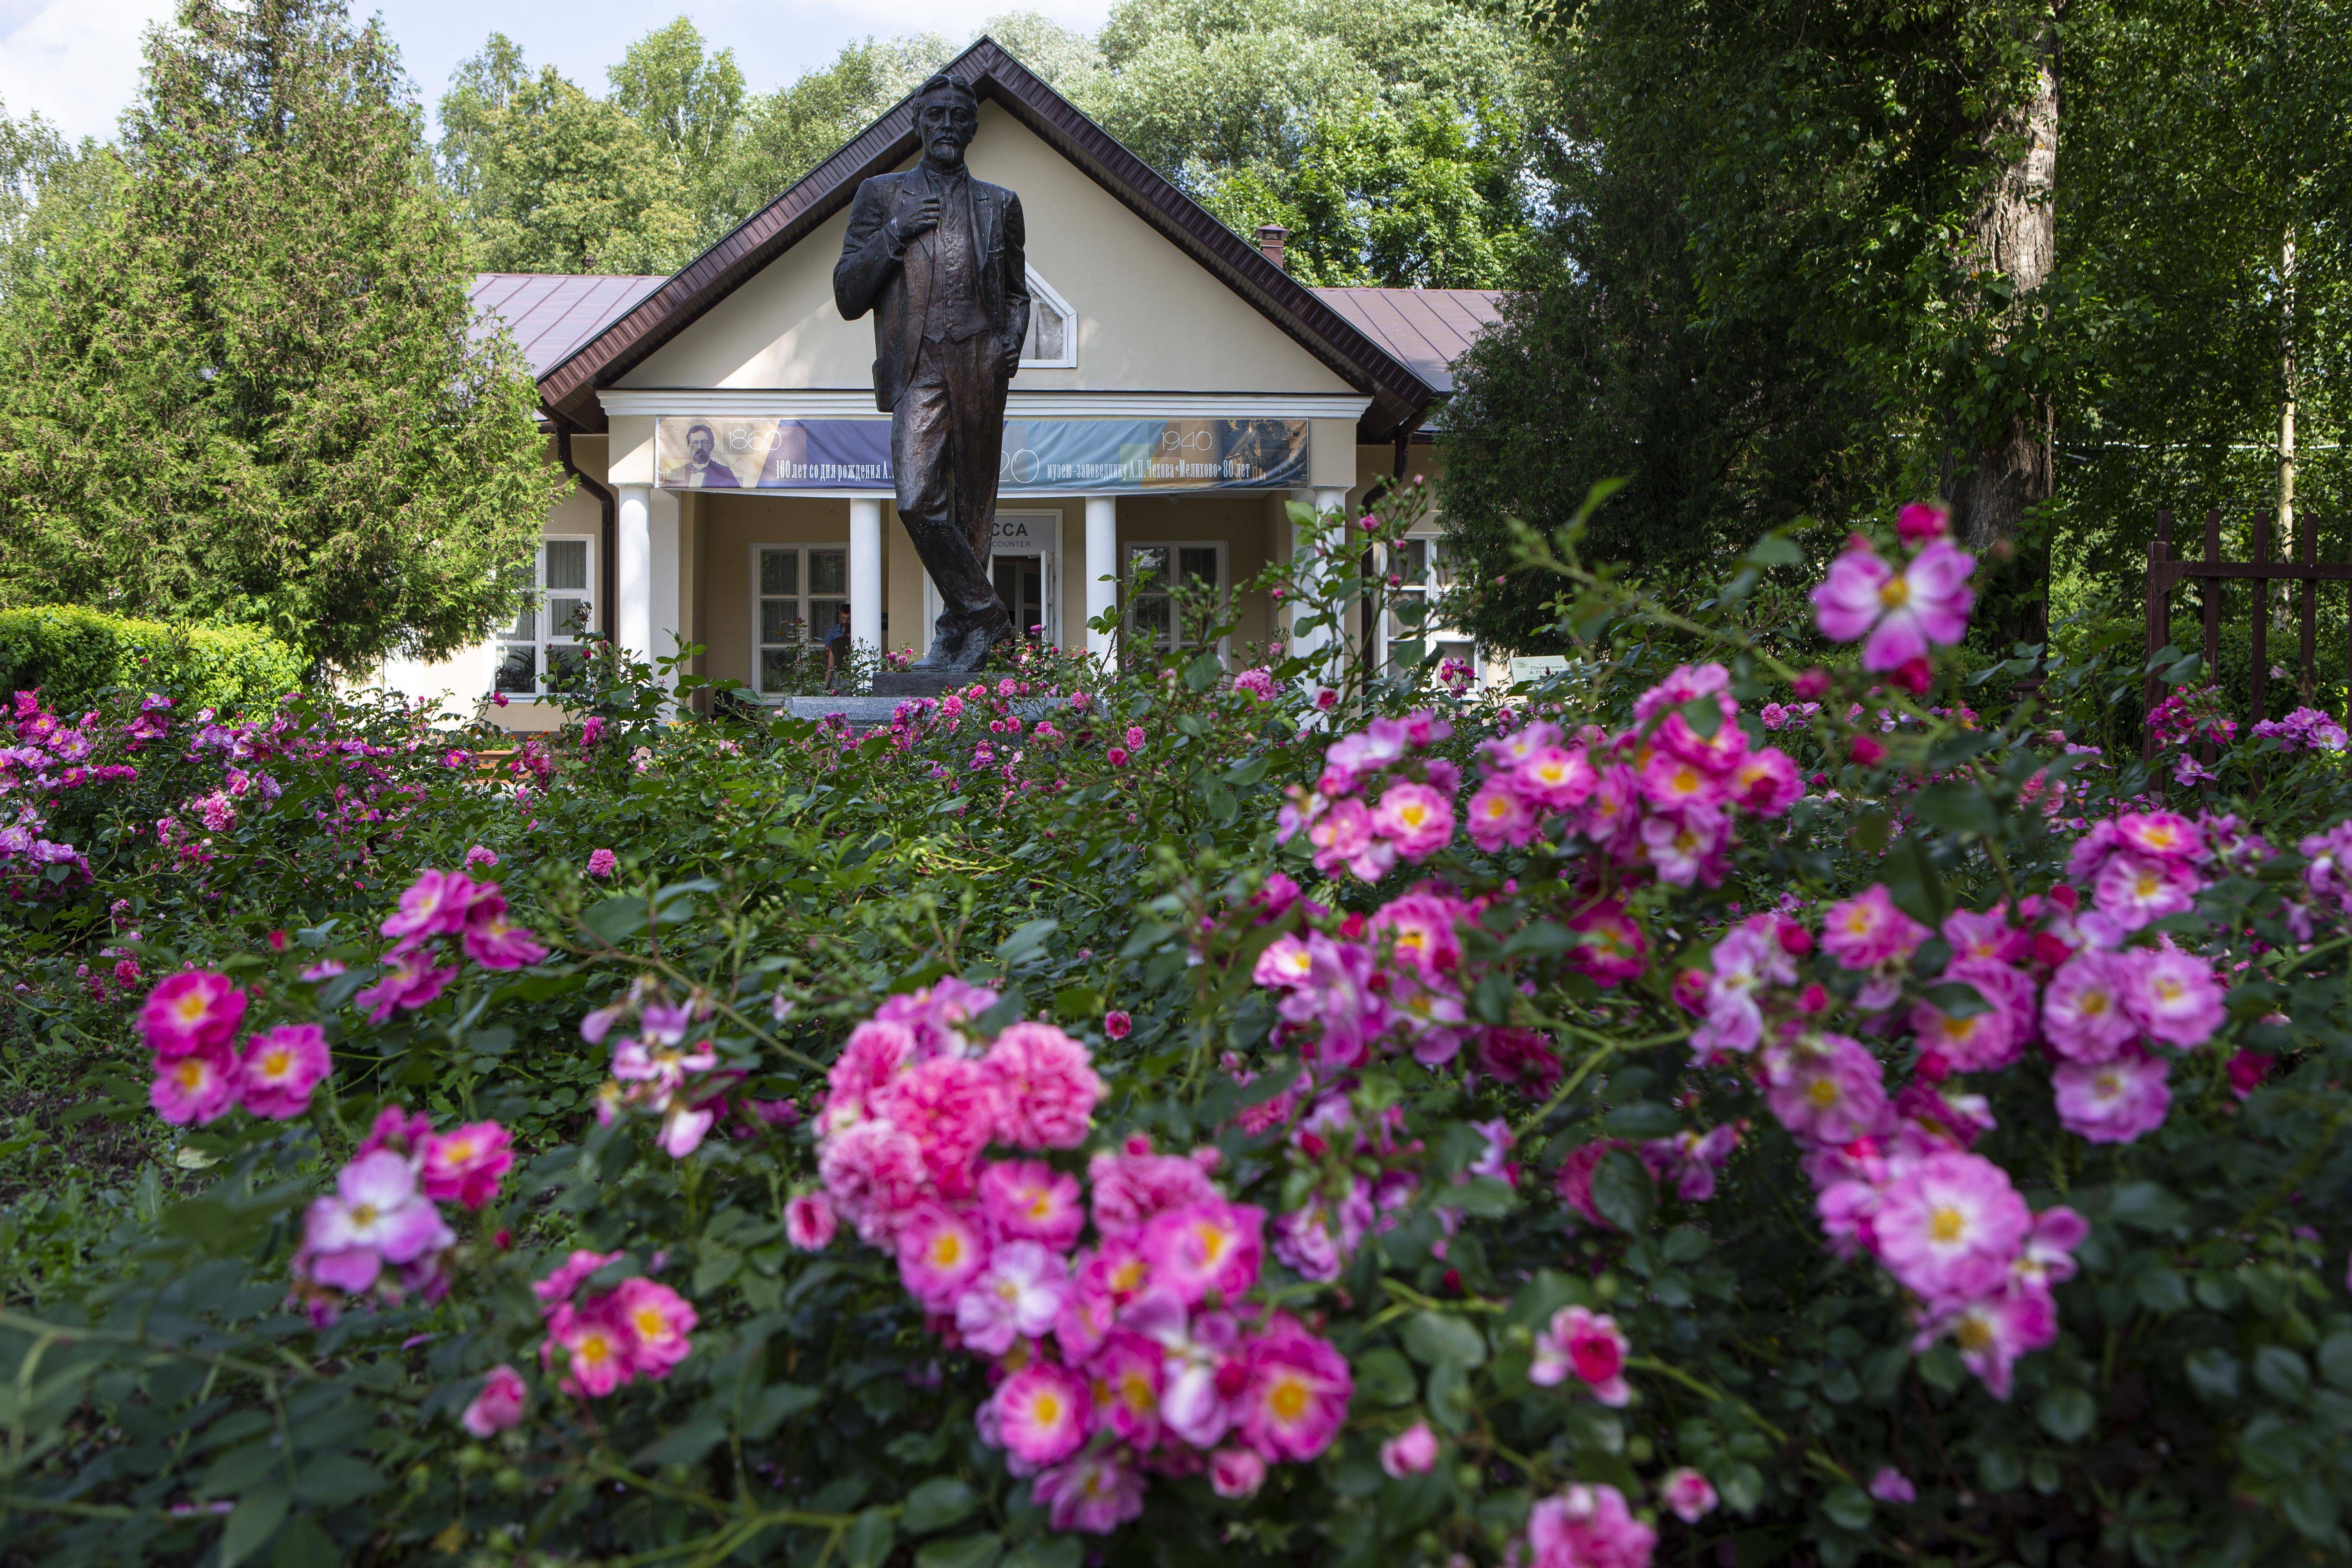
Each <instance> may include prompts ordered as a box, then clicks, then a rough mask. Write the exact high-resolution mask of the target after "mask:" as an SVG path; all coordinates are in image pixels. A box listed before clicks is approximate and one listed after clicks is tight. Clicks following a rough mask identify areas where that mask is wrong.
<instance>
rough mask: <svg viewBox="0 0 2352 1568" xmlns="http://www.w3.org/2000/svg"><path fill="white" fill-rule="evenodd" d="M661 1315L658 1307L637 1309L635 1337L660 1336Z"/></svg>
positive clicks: (647, 1338)
mask: <svg viewBox="0 0 2352 1568" xmlns="http://www.w3.org/2000/svg"><path fill="white" fill-rule="evenodd" d="M662 1329H663V1323H662V1315H661V1312H660V1310H659V1309H657V1308H654V1307H640V1308H638V1309H637V1338H639V1339H641V1340H657V1339H659V1338H661V1337H662Z"/></svg>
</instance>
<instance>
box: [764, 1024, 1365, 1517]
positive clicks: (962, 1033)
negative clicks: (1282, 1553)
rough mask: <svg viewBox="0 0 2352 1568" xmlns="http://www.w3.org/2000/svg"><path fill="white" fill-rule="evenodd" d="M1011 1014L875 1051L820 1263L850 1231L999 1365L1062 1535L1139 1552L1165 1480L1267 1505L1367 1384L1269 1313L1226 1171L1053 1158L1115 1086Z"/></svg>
mask: <svg viewBox="0 0 2352 1568" xmlns="http://www.w3.org/2000/svg"><path fill="white" fill-rule="evenodd" d="M998 1001H999V996H998V994H997V993H996V992H994V991H992V990H988V989H985V988H982V987H980V986H974V985H970V984H965V983H963V982H961V981H958V980H954V979H946V980H941V981H939V982H937V983H935V984H932V985H930V986H928V987H925V988H923V989H921V990H919V991H916V992H913V993H910V994H906V995H902V996H894V997H892V998H891V999H890V1000H889V1001H887V1002H886V1003H885V1004H883V1005H882V1006H881V1007H880V1008H879V1009H878V1010H877V1012H876V1014H875V1016H873V1017H872V1018H871V1019H869V1020H867V1021H866V1022H865V1023H862V1024H860V1025H858V1026H857V1027H856V1029H854V1030H852V1031H851V1033H850V1037H849V1039H848V1042H847V1043H846V1044H845V1046H844V1047H843V1048H842V1052H841V1056H840V1058H839V1059H838V1060H837V1061H836V1062H835V1064H834V1067H833V1070H832V1073H831V1076H830V1080H829V1088H828V1091H827V1094H826V1097H825V1101H824V1109H823V1110H822V1111H821V1112H820V1114H819V1117H818V1122H819V1125H820V1126H821V1127H822V1129H823V1134H822V1142H821V1143H820V1153H819V1171H820V1173H821V1179H822V1181H823V1183H824V1190H823V1193H822V1194H811V1195H810V1196H809V1197H808V1198H806V1199H798V1200H795V1202H796V1203H800V1204H802V1205H803V1207H802V1209H801V1211H800V1214H801V1217H800V1218H799V1219H797V1220H795V1221H794V1222H793V1223H794V1225H795V1226H796V1227H797V1229H798V1231H799V1233H800V1234H801V1235H802V1236H805V1237H807V1238H808V1241H807V1242H806V1243H803V1245H812V1244H813V1245H814V1246H819V1247H821V1246H823V1245H824V1238H826V1237H829V1236H830V1225H831V1215H834V1214H836V1213H837V1214H838V1215H841V1216H842V1217H843V1218H844V1219H846V1220H847V1221H848V1222H849V1223H850V1224H851V1226H854V1227H855V1228H856V1231H857V1233H858V1236H859V1237H860V1238H861V1239H863V1240H864V1241H866V1243H867V1244H868V1245H870V1246H874V1247H881V1248H883V1249H884V1250H885V1251H886V1252H887V1253H888V1254H890V1255H891V1256H893V1257H895V1258H896V1259H897V1263H898V1274H899V1278H900V1279H901V1281H902V1282H903V1283H904V1285H905V1287H906V1289H907V1293H908V1295H909V1296H911V1297H913V1298H914V1300H916V1301H917V1302H918V1303H919V1304H920V1306H921V1307H922V1309H923V1310H924V1311H925V1312H926V1313H927V1314H929V1316H930V1318H931V1319H932V1321H933V1322H934V1324H935V1326H936V1327H937V1329H938V1330H939V1331H940V1334H941V1336H942V1338H943V1340H944V1341H945V1342H946V1343H948V1344H949V1345H950V1346H960V1347H961V1349H963V1350H965V1351H967V1352H973V1353H976V1354H979V1355H982V1356H984V1357H987V1358H989V1359H990V1361H991V1363H992V1379H993V1382H994V1392H993V1393H992V1394H991V1396H990V1397H989V1400H988V1402H987V1403H986V1404H985V1405H982V1408H981V1411H980V1414H979V1416H978V1422H977V1424H978V1428H979V1433H980V1437H981V1440H982V1442H984V1443H986V1444H987V1445H989V1446H990V1447H994V1448H999V1449H1002V1450H1003V1452H1004V1454H1005V1456H1006V1461H1007V1463H1008V1464H1009V1465H1010V1466H1011V1467H1012V1468H1013V1473H1014V1474H1015V1475H1017V1476H1025V1477H1030V1478H1034V1479H1033V1480H1032V1485H1031V1493H1032V1496H1033V1499H1034V1501H1035V1502H1036V1503H1037V1505H1038V1506H1040V1507H1042V1508H1044V1509H1045V1510H1047V1512H1048V1518H1049V1520H1050V1521H1051V1524H1052V1527H1053V1528H1054V1529H1055V1530H1074V1531H1087V1532H1092V1533H1098V1534H1099V1533H1108V1531H1112V1530H1115V1529H1117V1528H1118V1526H1119V1525H1121V1524H1123V1523H1125V1522H1127V1521H1129V1520H1132V1519H1134V1518H1136V1517H1137V1516H1138V1515H1139V1514H1140V1513H1141V1511H1142V1509H1143V1500H1144V1496H1145V1493H1146V1491H1147V1490H1148V1489H1149V1482H1150V1477H1151V1476H1153V1475H1155V1474H1158V1475H1169V1476H1181V1475H1186V1474H1190V1473H1193V1472H1194V1471H1197V1470H1198V1469H1199V1468H1201V1466H1202V1464H1203V1463H1204V1462H1208V1463H1210V1464H1211V1465H1212V1466H1213V1468H1216V1469H1217V1473H1218V1475H1219V1476H1220V1478H1221V1480H1220V1489H1221V1490H1227V1489H1234V1490H1231V1491H1229V1494H1228V1495H1246V1494H1247V1493H1249V1492H1255V1490H1256V1489H1257V1487H1258V1486H1259V1485H1260V1484H1261V1483H1262V1481H1263V1479H1264V1475H1265V1469H1264V1467H1265V1466H1269V1465H1276V1464H1282V1463H1298V1462H1301V1461H1304V1460H1308V1459H1312V1458H1315V1457H1316V1456H1318V1455H1319V1454H1320V1453H1322V1452H1323V1451H1324V1449H1326V1448H1328V1447H1329V1446H1330V1445H1331V1443H1332V1441H1333V1439H1334V1438H1335V1437H1336V1436H1337V1435H1338V1433H1339V1426H1340V1425H1341V1423H1342V1422H1343V1421H1344V1420H1345V1419H1346V1416H1347V1411H1348V1401H1349V1395H1350V1393H1351V1391H1352V1389H1353V1386H1354V1384H1353V1379H1352V1377H1351V1375H1350V1373H1349V1366H1348V1363H1347V1361H1346V1359H1345V1358H1344V1357H1343V1356H1341V1355H1340V1354H1339V1352H1338V1351H1336V1350H1335V1349H1333V1348H1332V1346H1331V1345H1330V1344H1329V1343H1328V1342H1326V1341H1325V1340H1323V1339H1322V1338H1320V1337H1319V1336H1318V1335H1317V1334H1315V1333H1314V1332H1312V1331H1309V1330H1308V1329H1307V1328H1306V1327H1305V1326H1304V1325H1303V1324H1301V1323H1300V1322H1299V1321H1297V1319H1296V1318H1294V1317H1292V1316H1291V1315H1290V1314H1289V1313H1287V1312H1285V1311H1282V1310H1276V1309H1272V1308H1268V1307H1265V1306H1263V1305H1256V1304H1254V1298H1255V1294H1256V1292H1257V1290H1258V1287H1259V1284H1260V1277H1261V1274H1262V1271H1263V1269H1264V1267H1265V1255H1266V1241H1265V1217H1266V1216H1265V1212H1264V1211H1263V1210H1261V1209H1258V1208H1255V1207H1253V1206H1251V1205H1246V1204H1235V1203H1233V1202H1231V1201H1230V1200H1228V1199H1227V1198H1226V1197H1225V1196H1224V1195H1223V1194H1222V1193H1221V1192H1220V1190H1219V1188H1218V1186H1217V1184H1216V1181H1215V1178H1214V1172H1215V1170H1216V1168H1217V1165H1218V1161H1217V1158H1216V1152H1215V1150H1213V1149H1206V1148H1204V1149H1202V1150H1200V1151H1197V1152H1195V1153H1194V1154H1192V1155H1191V1156H1186V1155H1177V1154H1160V1153H1155V1152H1153V1151H1152V1148H1151V1145H1150V1142H1149V1141H1148V1140H1145V1139H1142V1138H1139V1137H1138V1138H1130V1139H1129V1140H1127V1141H1126V1142H1123V1143H1122V1144H1120V1145H1118V1146H1117V1147H1115V1148H1108V1149H1097V1150H1096V1151H1095V1152H1093V1154H1092V1155H1091V1156H1089V1158H1088V1160H1087V1163H1086V1167H1085V1176H1084V1178H1083V1180H1081V1178H1080V1177H1079V1176H1078V1175H1077V1174H1076V1173H1074V1172H1071V1171H1068V1170H1064V1169H1060V1168H1057V1166H1056V1165H1055V1164H1054V1163H1052V1161H1051V1160H1050V1158H1039V1157H1037V1156H1041V1155H1044V1156H1051V1155H1053V1154H1055V1153H1066V1152H1070V1151H1075V1150H1077V1149H1080V1148H1082V1147H1084V1146H1085V1145H1086V1143H1087V1142H1088V1140H1089V1138H1090V1137H1091V1135H1092V1134H1091V1121H1092V1117H1093V1114H1094V1111H1095V1109H1096V1107H1097V1105H1098V1104H1099V1103H1100V1101H1101V1100H1102V1097H1103V1092H1104V1090H1103V1084H1102V1080H1101V1079H1100V1078H1099V1077H1097V1074H1096V1073H1095V1070H1094V1068H1093V1065H1092V1062H1091V1058H1090V1056H1089V1053H1088V1052H1087V1049H1086V1047H1084V1046H1082V1045H1080V1044H1079V1043H1078V1042H1077V1041H1076V1040H1073V1039H1071V1038H1070V1037H1068V1036H1066V1035H1065V1034H1063V1033H1062V1032H1061V1031H1060V1030H1058V1029H1056V1028H1055V1027H1053V1026H1051V1025H1046V1024H1037V1023H1010V1024H1006V1025H1005V1026H1003V1027H1002V1028H1001V1029H999V1030H998V1031H997V1033H996V1035H995V1037H993V1038H992V1039H991V1038H988V1037H983V1036H982V1034H981V1033H980V1031H979V1028H978V1024H979V1020H980V1019H981V1017H982V1016H983V1015H985V1014H987V1013H989V1012H990V1011H991V1010H992V1009H993V1008H994V1007H995V1006H996V1005H997V1003H998ZM992 1148H1002V1149H1005V1150H1009V1151H1011V1152H1013V1157H1010V1158H998V1157H992V1156H991V1154H990V1150H991V1149H992ZM820 1199H821V1200H822V1201H823V1203H824V1205H825V1206H824V1209H823V1210H822V1211H821V1212H822V1214H823V1215H824V1217H823V1218H822V1219H820V1218H819V1217H818V1215H819V1213H820V1211H818V1210H816V1209H815V1207H814V1205H815V1204H816V1203H817V1202H818V1201H819V1200H820ZM1227 1445H1232V1446H1234V1447H1237V1448H1238V1454H1236V1455H1234V1456H1233V1457H1231V1458H1223V1459H1222V1460H1220V1459H1219V1458H1218V1456H1220V1455H1222V1454H1225V1453H1227V1451H1228V1450H1227V1448H1226V1447H1225V1446H1227Z"/></svg>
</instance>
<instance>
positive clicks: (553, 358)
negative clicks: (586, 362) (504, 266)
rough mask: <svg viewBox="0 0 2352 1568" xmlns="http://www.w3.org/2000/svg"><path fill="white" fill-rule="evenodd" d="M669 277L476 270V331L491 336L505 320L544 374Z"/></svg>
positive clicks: (532, 365)
mask: <svg viewBox="0 0 2352 1568" xmlns="http://www.w3.org/2000/svg"><path fill="white" fill-rule="evenodd" d="M664 281H665V280H664V279H660V278H633V277H621V276H580V275H573V274H563V273H546V272H478V273H476V274H475V275H474V289H473V297H474V326H473V331H472V335H473V336H475V337H477V338H481V337H487V336H488V335H489V334H490V332H492V331H495V330H496V329H497V327H498V326H499V324H501V323H503V324H504V325H505V327H506V328H507V330H508V331H510V332H512V333H514V340H515V342H516V344H517V346H519V347H520V349H521V350H522V357H523V358H524V360H525V361H527V362H528V363H530V374H532V375H534V376H540V375H545V374H547V373H548V371H549V370H550V369H551V368H553V367H554V366H556V365H558V364H561V363H563V361H564V360H565V359H566V358H567V357H569V356H570V354H571V353H572V350H574V349H576V348H578V347H579V346H580V345H581V344H582V343H584V342H587V341H588V340H589V339H590V338H593V337H594V336H595V335H596V334H597V333H598V332H601V331H604V329H605V328H606V327H609V326H611V325H612V324H613V323H614V321H619V320H620V319H621V318H622V317H623V316H625V315H626V314H628V312H629V308H630V307H631V306H633V305H635V303H636V302H637V301H638V300H642V299H644V298H645V297H646V295H648V294H650V293H652V292H653V291H654V290H655V289H658V288H660V287H661V286H662V284H663V282H664Z"/></svg>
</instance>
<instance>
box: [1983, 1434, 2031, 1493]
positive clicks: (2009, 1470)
mask: <svg viewBox="0 0 2352 1568" xmlns="http://www.w3.org/2000/svg"><path fill="white" fill-rule="evenodd" d="M2024 1479H2025V1467H2024V1466H2023V1465H2021V1464H2020V1463H2019V1462H2018V1458H2017V1450H2016V1449H2014V1448H2012V1447H2010V1446H2009V1445H2008V1444H2006V1443H1992V1444H1988V1445H1987V1446H1986V1447H1984V1448H1983V1449H1982V1450H1981V1451H1980V1452H1979V1454H1978V1455H1977V1480H1978V1482H1979V1484H1980V1485H1981V1486H1982V1487H1983V1488H1984V1489H1985V1490H1987V1491H1989V1492H2005V1491H2014V1490H2015V1489H2017V1486H2018V1483H2019V1482H2021V1481H2022V1480H2024Z"/></svg>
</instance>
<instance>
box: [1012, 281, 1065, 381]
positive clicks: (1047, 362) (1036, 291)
mask: <svg viewBox="0 0 2352 1568" xmlns="http://www.w3.org/2000/svg"><path fill="white" fill-rule="evenodd" d="M1024 276H1025V277H1026V278H1027V279H1029V314H1030V322H1029V335H1028V336H1027V337H1024V338H1023V339H1022V340H1021V368H1022V369H1024V370H1069V369H1073V368H1075V367H1076V364H1077V363H1078V313H1077V311H1076V310H1072V309H1071V308H1070V302H1069V301H1068V300H1065V299H1063V298H1062V296H1061V295H1060V294H1059V293H1058V292H1056V291H1055V288H1054V286H1053V285H1052V284H1051V283H1048V282H1046V281H1045V279H1043V278H1040V277H1038V276H1037V269H1036V268H1034V267H1030V268H1024ZM1041 308H1042V309H1045V310H1051V311H1053V312H1054V314H1055V315H1056V316H1058V317H1060V318H1061V321H1062V352H1061V353H1060V354H1058V355H1056V356H1055V357H1054V358H1052V359H1032V358H1030V357H1029V344H1030V343H1031V342H1033V341H1034V339H1035V337H1036V334H1037V322H1036V314H1037V311H1038V310H1040V309H1041Z"/></svg>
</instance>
